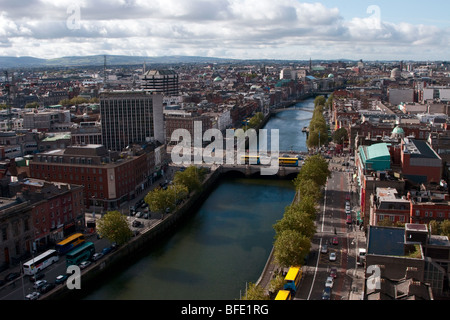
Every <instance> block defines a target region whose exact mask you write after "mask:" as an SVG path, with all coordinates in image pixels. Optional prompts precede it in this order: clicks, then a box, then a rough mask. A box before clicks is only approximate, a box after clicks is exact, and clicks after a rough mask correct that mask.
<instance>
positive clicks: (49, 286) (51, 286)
mask: <svg viewBox="0 0 450 320" xmlns="http://www.w3.org/2000/svg"><path fill="white" fill-rule="evenodd" d="M54 288H55V284H54V283H46V284H44V285H43V286H42V287H41V288H40V289H39V291H40V293H42V294H44V293H47V292H49V291H51V290H53V289H54Z"/></svg>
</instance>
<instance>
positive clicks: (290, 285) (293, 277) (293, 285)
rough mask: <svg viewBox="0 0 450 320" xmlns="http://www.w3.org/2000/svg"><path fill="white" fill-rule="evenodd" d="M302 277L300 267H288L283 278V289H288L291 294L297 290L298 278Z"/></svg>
mask: <svg viewBox="0 0 450 320" xmlns="http://www.w3.org/2000/svg"><path fill="white" fill-rule="evenodd" d="M301 279H302V268H301V267H290V268H289V271H288V273H287V274H286V277H285V278H284V287H283V289H284V290H289V291H291V292H292V293H293V294H295V293H296V292H297V289H298V286H299V284H300V280H301Z"/></svg>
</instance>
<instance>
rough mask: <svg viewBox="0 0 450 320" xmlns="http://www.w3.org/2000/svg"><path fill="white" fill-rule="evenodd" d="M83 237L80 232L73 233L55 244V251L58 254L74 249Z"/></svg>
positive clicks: (81, 241)
mask: <svg viewBox="0 0 450 320" xmlns="http://www.w3.org/2000/svg"><path fill="white" fill-rule="evenodd" d="M84 241H85V238H84V235H83V234H82V233H75V234H73V235H71V236H69V237H67V238H66V239H64V240H63V241H61V242H58V243H57V244H56V251H57V252H58V254H59V255H63V254H66V253H67V252H69V251H70V250H72V249H75V248H76V247H77V246H79V245H80V244H82V243H84Z"/></svg>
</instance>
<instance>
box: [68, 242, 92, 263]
mask: <svg viewBox="0 0 450 320" xmlns="http://www.w3.org/2000/svg"><path fill="white" fill-rule="evenodd" d="M94 253H95V246H94V243H92V242H85V243H83V244H81V245H79V246H78V247H76V248H75V249H73V250H72V251H70V252H69V253H67V254H66V266H67V267H69V266H71V265H79V264H80V263H81V262H83V261H87V260H90V259H91V258H92V256H93V255H94Z"/></svg>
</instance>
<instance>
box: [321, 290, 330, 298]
mask: <svg viewBox="0 0 450 320" xmlns="http://www.w3.org/2000/svg"><path fill="white" fill-rule="evenodd" d="M330 299H331V288H325V289H323V292H322V300H330Z"/></svg>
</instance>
